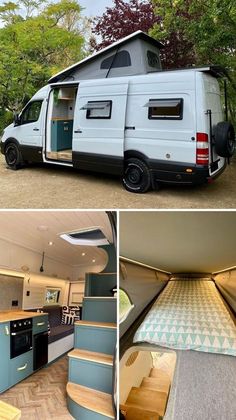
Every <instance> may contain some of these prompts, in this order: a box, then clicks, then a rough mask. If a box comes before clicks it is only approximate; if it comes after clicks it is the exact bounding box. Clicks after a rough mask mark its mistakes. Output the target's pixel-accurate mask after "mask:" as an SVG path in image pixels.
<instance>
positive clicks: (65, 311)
mask: <svg viewBox="0 0 236 420" xmlns="http://www.w3.org/2000/svg"><path fill="white" fill-rule="evenodd" d="M78 320H80V307H79V306H73V307H70V306H63V307H62V320H61V323H62V324H65V325H73V324H74V322H75V321H78Z"/></svg>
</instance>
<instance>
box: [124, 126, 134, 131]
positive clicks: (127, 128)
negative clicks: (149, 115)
mask: <svg viewBox="0 0 236 420" xmlns="http://www.w3.org/2000/svg"><path fill="white" fill-rule="evenodd" d="M125 130H135V127H125Z"/></svg>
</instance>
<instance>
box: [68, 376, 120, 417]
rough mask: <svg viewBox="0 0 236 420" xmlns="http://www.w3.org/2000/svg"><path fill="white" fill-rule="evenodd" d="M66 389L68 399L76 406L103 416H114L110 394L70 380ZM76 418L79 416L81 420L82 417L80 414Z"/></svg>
mask: <svg viewBox="0 0 236 420" xmlns="http://www.w3.org/2000/svg"><path fill="white" fill-rule="evenodd" d="M66 391H67V395H68V397H69V398H70V400H72V402H73V403H75V404H76V405H77V406H80V407H82V408H84V409H86V410H90V411H91V412H95V413H97V414H100V415H101V416H104V417H105V418H106V417H107V418H110V419H114V418H115V417H114V413H113V406H112V396H111V395H110V394H107V393H105V392H101V391H96V390H94V389H91V388H87V387H85V386H81V385H77V384H73V383H71V382H68V383H67V386H66ZM69 408H70V404H69ZM73 414H74V413H73ZM73 414H72V415H73ZM91 417H92V416H91ZM76 418H80V419H81V420H82V419H83V417H82V416H81V417H80V416H76ZM87 418H89V417H87Z"/></svg>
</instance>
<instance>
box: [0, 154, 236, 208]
mask: <svg viewBox="0 0 236 420" xmlns="http://www.w3.org/2000/svg"><path fill="white" fill-rule="evenodd" d="M0 179H1V194H0V208H4V209H5V208H14V209H16V208H19V209H20V208H35V209H37V208H42V209H46V208H55V209H56V208H58V209H59V208H60V209H62V208H65V209H68V208H71V209H76V208H80V209H85V208H86V209H98V208H101V209H112V208H123V209H126V208H128V209H148V208H152V209H155V208H156V209H163V208H168V209H173V208H175V209H178V208H180V209H181V208H186V209H195V208H203V209H206V208H210V209H212V208H228V209H230V208H236V156H235V157H234V158H233V160H232V162H231V165H230V166H228V167H227V169H226V170H225V172H224V173H223V174H222V175H221V176H220V177H219V178H218V179H216V180H215V181H214V183H213V184H211V185H203V186H200V187H173V186H168V187H166V186H165V187H163V188H162V189H161V190H160V191H152V192H149V193H147V194H143V195H138V194H132V193H128V192H127V191H126V190H125V189H124V188H123V186H122V184H121V181H120V179H119V178H116V177H111V176H107V175H103V174H93V173H88V172H86V173H85V172H78V171H75V170H73V169H71V168H69V169H67V168H63V167H58V166H52V165H47V166H44V165H41V166H36V165H34V166H30V167H27V168H24V169H21V170H19V171H12V170H10V169H8V168H7V167H6V164H5V160H4V157H3V156H2V155H1V156H0Z"/></svg>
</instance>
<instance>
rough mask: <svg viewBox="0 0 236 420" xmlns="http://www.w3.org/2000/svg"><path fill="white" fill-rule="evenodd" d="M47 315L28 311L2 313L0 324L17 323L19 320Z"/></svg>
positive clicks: (0, 313) (0, 312)
mask: <svg viewBox="0 0 236 420" xmlns="http://www.w3.org/2000/svg"><path fill="white" fill-rule="evenodd" d="M42 315H47V313H45V312H44V313H42V312H28V311H0V323H2V322H8V321H17V320H18V319H24V318H33V317H35V316H42Z"/></svg>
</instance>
